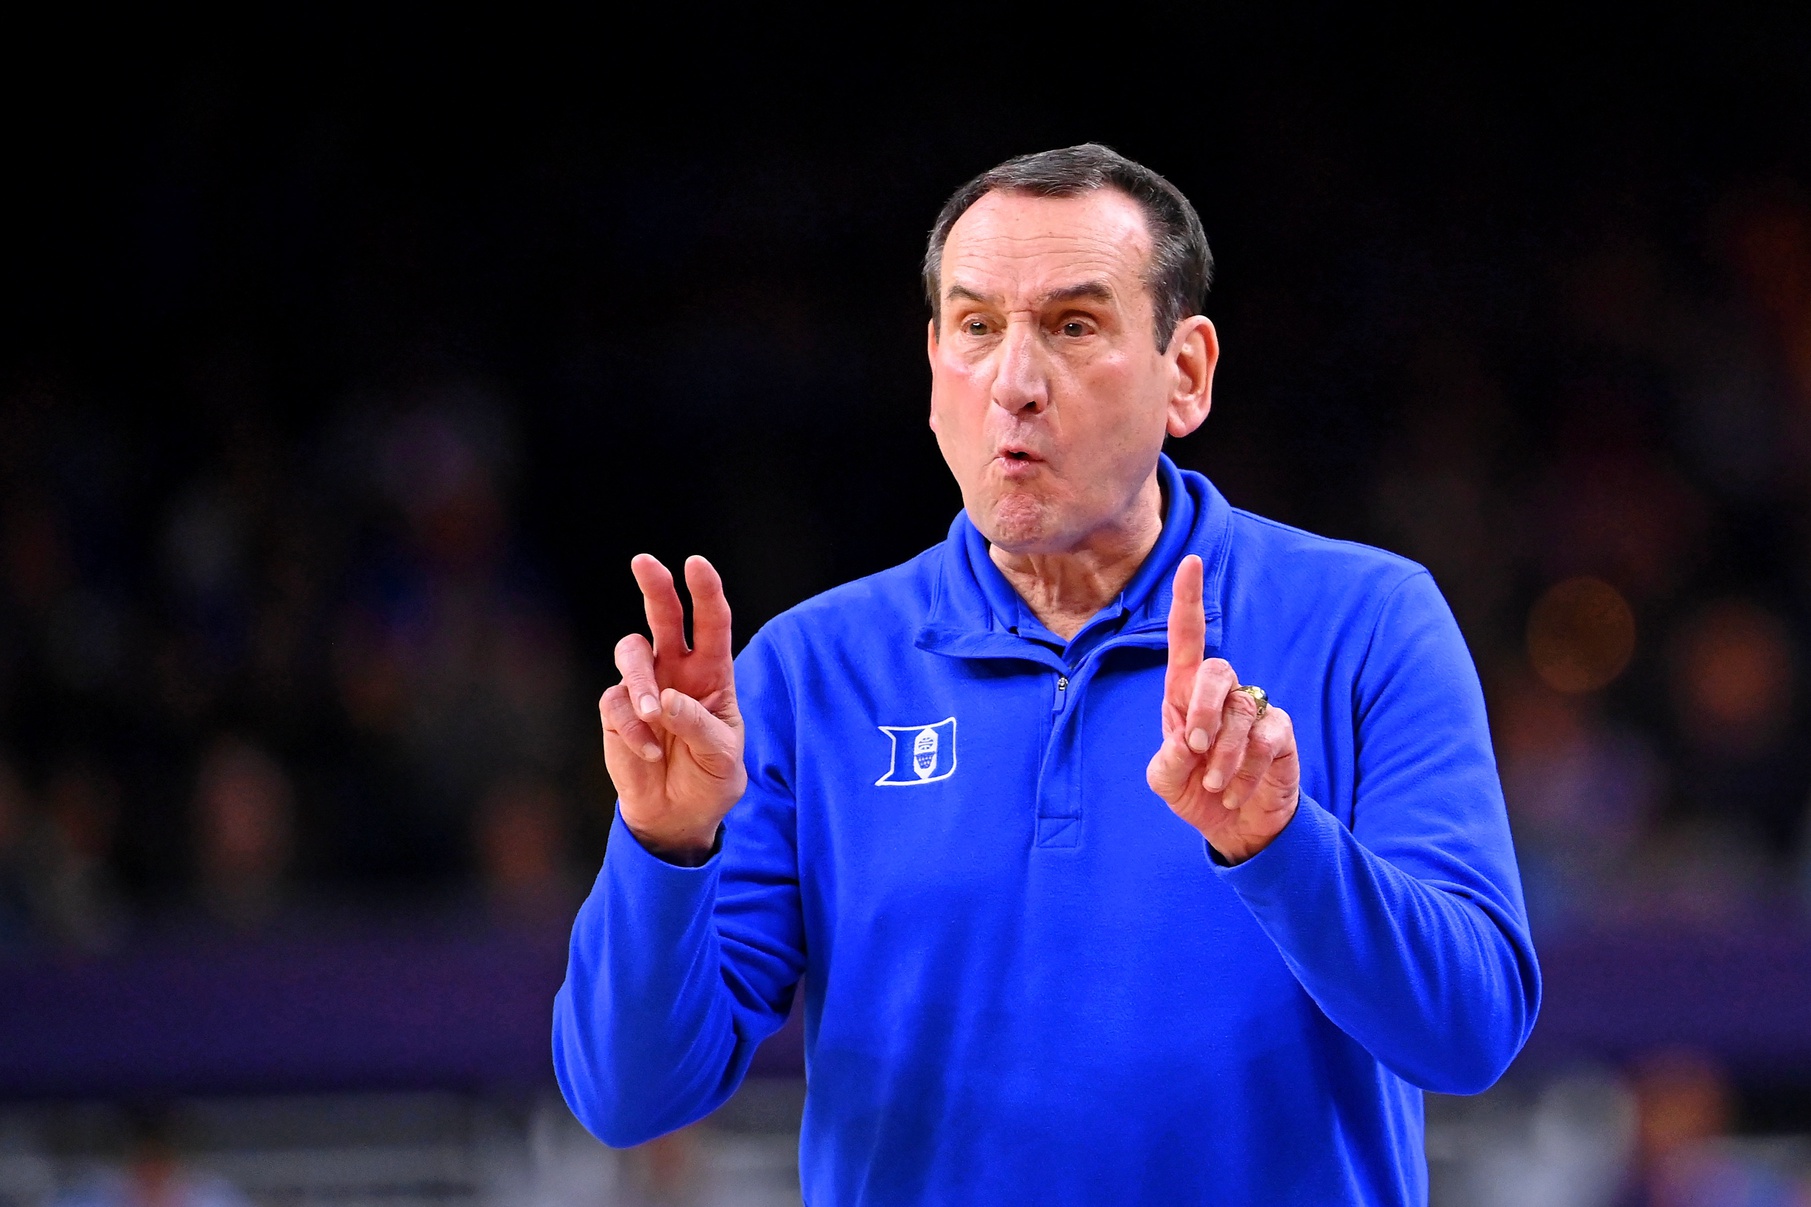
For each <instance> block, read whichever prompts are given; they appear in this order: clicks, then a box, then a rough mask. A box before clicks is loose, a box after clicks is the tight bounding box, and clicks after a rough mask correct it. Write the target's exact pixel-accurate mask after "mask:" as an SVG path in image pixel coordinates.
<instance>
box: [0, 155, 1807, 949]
mask: <svg viewBox="0 0 1811 1207" xmlns="http://www.w3.org/2000/svg"><path fill="white" fill-rule="evenodd" d="M1704 212H1705V217H1704V223H1705V229H1704V230H1703V231H1702V232H1701V237H1699V238H1698V239H1697V240H1696V242H1693V241H1691V240H1683V241H1682V240H1680V239H1678V238H1676V237H1669V238H1661V237H1658V236H1650V235H1648V234H1646V233H1644V232H1645V229H1646V228H1644V226H1643V224H1642V223H1641V222H1639V221H1633V220H1631V221H1606V222H1604V223H1602V224H1601V227H1602V229H1601V233H1599V234H1596V235H1585V236H1581V237H1576V238H1573V239H1572V240H1571V241H1570V243H1569V244H1568V246H1569V247H1571V249H1572V250H1570V251H1569V252H1566V253H1564V254H1557V255H1556V256H1555V257H1554V259H1553V273H1552V276H1553V279H1552V281H1551V282H1550V283H1549V284H1550V290H1549V293H1548V295H1547V296H1546V297H1545V298H1544V299H1535V300H1531V301H1530V303H1529V305H1530V307H1531V310H1532V311H1536V312H1538V313H1531V316H1530V318H1529V329H1530V331H1534V332H1541V333H1544V334H1542V335H1541V336H1540V338H1541V339H1542V340H1543V341H1546V342H1545V343H1544V344H1543V346H1542V347H1540V348H1538V349H1535V350H1533V351H1531V353H1530V355H1529V357H1528V359H1527V364H1521V365H1516V364H1505V363H1504V352H1503V350H1502V348H1501V347H1500V344H1501V340H1500V339H1498V340H1496V342H1495V343H1494V344H1493V343H1492V340H1491V339H1490V338H1484V337H1477V336H1475V334H1474V333H1469V332H1468V331H1467V330H1466V328H1465V326H1464V323H1463V322H1462V321H1460V322H1456V323H1455V324H1454V325H1453V327H1452V329H1451V330H1448V331H1445V332H1443V333H1442V332H1438V331H1436V332H1434V333H1433V334H1429V333H1428V331H1426V330H1423V331H1422V332H1421V333H1420V334H1418V335H1416V336H1415V338H1414V339H1413V340H1411V341H1409V342H1408V344H1407V345H1406V346H1405V347H1404V348H1403V349H1402V350H1401V355H1400V357H1399V358H1398V363H1399V368H1400V377H1399V380H1398V381H1397V382H1396V383H1395V384H1394V386H1393V387H1392V388H1391V391H1390V392H1391V394H1392V396H1393V397H1394V398H1395V399H1397V400H1399V403H1400V405H1399V407H1398V410H1397V412H1396V414H1395V415H1394V416H1393V417H1380V422H1381V423H1383V424H1384V425H1386V426H1388V428H1389V431H1390V432H1391V434H1390V435H1388V436H1387V437H1386V438H1385V439H1384V440H1383V441H1382V442H1381V445H1380V447H1379V451H1378V454H1377V456H1376V457H1375V458H1374V459H1373V463H1372V464H1371V465H1370V466H1368V467H1367V469H1366V471H1365V472H1366V473H1367V474H1368V476H1369V483H1370V485H1369V492H1370V493H1369V495H1368V496H1365V497H1366V504H1365V507H1364V508H1363V510H1364V512H1365V515H1364V517H1363V519H1362V520H1361V521H1359V522H1357V523H1356V524H1355V528H1356V529H1357V530H1359V531H1361V532H1362V533H1364V534H1367V535H1369V536H1370V537H1371V539H1374V540H1375V541H1377V542H1378V543H1380V544H1382V545H1384V546H1386V547H1388V548H1391V549H1395V550H1397V551H1399V552H1402V553H1404V554H1407V555H1408V556H1410V557H1414V558H1416V559H1417V560H1420V561H1422V562H1424V563H1425V564H1426V565H1428V566H1429V567H1430V568H1431V569H1432V571H1433V572H1434V575H1435V577H1436V579H1437V580H1438V581H1439V583H1440V585H1441V587H1442V588H1443V590H1444V591H1445V592H1446V594H1447V596H1448V598H1449V599H1450V600H1451V602H1452V604H1453V607H1454V610H1455V612H1456V613H1457V615H1458V617H1459V620H1460V623H1461V625H1462V626H1463V628H1464V630H1465V632H1466V635H1467V637H1468V639H1469V640H1470V642H1471V645H1472V649H1473V652H1474V654H1475V656H1476V658H1477V661H1478V664H1479V668H1480V671H1481V673H1482V675H1483V678H1484V681H1485V687H1486V692H1487V696H1488V699H1489V703H1490V706H1491V709H1492V714H1493V723H1494V732H1495V736H1496V740H1497V743H1498V751H1499V757H1500V762H1501V768H1502V772H1503V779H1504V785H1505V790H1506V794H1507V797H1508V800H1509V805H1510V809H1511V819H1512V824H1513V826H1514V829H1515V834H1516V839H1517V843H1518V849H1519V851H1520V854H1521V859H1522V871H1523V876H1524V879H1525V882H1526V886H1527V891H1528V897H1529V901H1530V907H1531V913H1532V917H1533V920H1534V925H1535V927H1536V930H1537V932H1539V934H1540V935H1541V936H1542V937H1551V936H1553V935H1557V934H1563V933H1564V932H1565V931H1567V930H1569V929H1575V928H1580V927H1603V926H1619V925H1624V924H1640V923H1644V922H1651V921H1655V920H1661V921H1665V922H1669V923H1676V922H1681V921H1688V922H1694V923H1703V924H1706V925H1730V924H1735V925H1739V924H1741V923H1742V922H1744V921H1746V920H1753V919H1759V918H1775V917H1779V916H1781V914H1782V911H1788V910H1789V911H1791V912H1792V913H1794V914H1798V913H1802V911H1803V910H1804V909H1805V907H1806V903H1807V902H1811V842H1808V841H1807V818H1808V816H1811V813H1808V802H1811V742H1808V741H1807V726H1806V722H1807V720H1811V690H1808V689H1811V680H1808V679H1807V670H1808V669H1811V668H1808V667H1807V662H1806V657H1805V655H1806V652H1807V651H1806V649H1805V648H1804V646H1805V643H1804V639H1803V636H1802V635H1803V634H1804V633H1806V632H1811V629H1808V628H1807V621H1808V620H1811V202H1808V201H1807V199H1806V197H1805V196H1804V195H1802V194H1801V193H1799V192H1795V191H1794V190H1793V189H1792V188H1791V187H1790V186H1787V185H1783V184H1779V185H1769V184H1764V183H1763V184H1758V185H1757V184H1744V185H1741V186H1740V187H1736V188H1733V189H1731V190H1729V191H1728V193H1727V195H1725V196H1723V197H1722V198H1721V199H1720V200H1714V201H1713V202H1711V203H1708V204H1707V205H1706V206H1705V207H1704ZM1531 338H1532V337H1531ZM1530 366H1533V367H1532V368H1530ZM258 372H259V368H258V365H257V364H256V362H255V360H253V359H251V358H248V357H243V356H235V355H233V354H231V353H222V354H220V355H217V356H216V357H214V358H213V359H212V360H211V361H205V360H204V361H203V362H202V364H201V367H200V368H199V369H197V370H196V371H195V372H194V374H193V379H192V380H191V381H190V382H188V383H187V385H186V386H185V387H184V389H185V390H186V392H187V393H186V396H185V400H184V402H183V405H182V407H181V408H180V410H181V412H182V414H183V415H184V416H186V418H185V419H184V420H183V421H182V422H174V423H173V422H164V421H160V420H157V419H154V418H152V417H150V416H149V415H148V414H145V415H140V414H138V413H137V412H135V411H134V410H133V409H132V408H130V407H126V406H123V405H121V404H120V400H117V399H113V400H97V399H92V398H85V397H82V396H80V395H79V394H78V393H76V392H74V391H72V390H71V389H69V388H67V387H66V386H64V385H63V384H62V383H60V382H58V381H57V380H55V379H51V378H45V379H42V380H28V381H24V382H20V383H16V385H15V386H14V387H13V388H12V390H11V392H10V394H8V395H7V396H6V397H4V398H3V399H0V432H3V433H4V438H3V439H0V946H19V945H29V944H32V943H40V942H51V943H56V944H62V945H66V946H70V947H74V948H78V949H100V948H105V947H107V946H108V945H109V944H112V943H115V942H117V941H119V940H120V938H121V937H122V936H124V935H127V934H129V933H130V932H131V931H132V930H133V928H135V927H139V926H144V925H158V924H163V923H165V922H171V921H178V922H179V921H181V920H184V919H189V920H206V921H207V922H208V923H209V924H218V925H224V926H227V927H234V928H241V929H244V928H256V927H259V926H265V925H270V924H273V922H274V921H276V920H279V919H283V918H290V917H298V916H305V915H306V914H307V913H308V911H310V910H330V909H333V908H337V907H339V906H342V905H344V904H345V903H347V902H356V901H359V900H361V899H367V898H370V897H372V896H379V895H394V894H399V893H400V894H416V895H426V896H429V897H436V898H438V899H441V900H446V901H464V902H476V903H482V907H483V908H485V909H488V910H492V911H500V912H501V913H502V914H506V915H525V916H545V917H548V918H552V917H556V916H559V915H560V914H561V913H562V911H569V910H570V908H571V906H572V904H573V903H574V901H575V893H576V891H577V889H578V886H580V885H582V883H583V875H584V869H585V867H586V865H588V864H592V863H594V861H595V859H596V856H597V854H598V851H599V850H600V849H601V829H602V826H601V818H602V816H603V810H602V809H600V808H599V807H598V804H599V800H600V799H607V786H606V785H605V784H604V782H603V779H602V775H601V770H600V767H599V759H598V758H597V755H596V746H597V743H596V739H595V733H594V717H593V714H592V711H591V707H590V704H589V700H590V698H591V697H592V694H593V693H594V691H595V690H596V688H597V687H598V686H599V685H598V684H595V683H591V682H586V681H582V680H583V674H582V673H581V667H580V665H579V662H578V658H579V652H578V651H579V649H580V647H581V645H582V642H581V641H580V640H579V638H580V637H581V636H582V637H584V638H585V639H587V640H591V641H592V642H593V644H594V645H596V647H597V648H607V640H604V641H603V643H602V644H599V640H600V639H607V638H609V637H611V636H613V635H610V634H595V633H586V634H575V632H574V631H573V629H572V626H571V618H570V615H569V611H568V609H569V608H570V606H571V605H570V598H571V596H570V593H569V592H565V591H563V590H562V589H561V587H560V586H559V580H558V579H556V578H554V577H552V576H550V567H549V566H548V565H547V564H545V562H544V559H542V558H541V557H540V556H539V555H537V553H536V550H535V547H534V545H533V541H532V537H533V535H534V534H533V533H532V532H531V531H529V530H528V529H527V527H526V526H525V525H524V524H523V523H522V521H521V519H520V517H519V509H518V507H517V497H518V493H519V491H520V487H521V484H522V482H523V480H524V478H525V476H526V475H528V474H530V473H531V471H532V470H533V469H534V468H535V467H534V466H533V465H531V464H530V461H529V458H528V456H527V454H526V453H525V451H524V447H523V442H522V440H521V437H520V426H519V421H520V419H521V415H520V413H518V412H516V411H513V410H512V408H511V406H510V405H507V404H506V403H505V402H504V401H503V397H504V395H503V394H502V393H501V392H500V391H497V390H493V389H491V388H489V387H487V386H485V385H483V384H481V383H479V382H478V381H476V380H474V379H473V378H471V377H469V376H464V375H461V374H459V373H441V374H438V375H435V374H426V375H424V376H423V377H422V379H421V380H420V381H417V382H414V383H413V384H406V385H402V386H398V387H395V388H392V389H388V390H385V391H366V392H363V393H356V392H355V393H354V395H353V396H351V397H349V398H347V399H345V400H344V401H343V403H342V404H341V405H340V406H339V407H338V409H337V410H332V411H328V410H323V411H322V412H321V413H320V414H319V415H315V416H310V417H305V418H300V419H298V418H296V417H294V416H290V417H287V418H285V419H282V420H278V419H275V418H272V417H271V412H270V409H269V408H267V407H265V406H262V405H261V402H260V398H261V394H260V386H259V383H258ZM1215 430H1216V429H1215V428H1214V425H1213V424H1212V423H1210V425H1209V428H1208V430H1207V432H1206V433H1205V434H1204V435H1203V436H1201V437H1199V438H1198V441H1199V442H1200V443H1199V444H1198V445H1193V446H1185V448H1184V450H1183V453H1182V454H1181V455H1182V456H1183V459H1184V460H1185V462H1186V461H1189V460H1190V459H1191V457H1192V456H1194V452H1193V451H1191V450H1195V449H1198V448H1200V447H1211V446H1212V445H1213V442H1214V441H1215V439H1216V436H1215ZM927 439H928V438H927ZM1210 459H1211V458H1210ZM575 464H576V462H575ZM599 468H602V467H599ZM1265 472H1268V473H1271V474H1273V475H1286V474H1288V473H1289V472H1290V468H1289V466H1287V465H1285V464H1280V463H1279V464H1274V465H1271V466H1268V467H1267V468H1266V471H1265ZM1299 472H1307V471H1299ZM1278 494H1279V496H1280V497H1287V495H1288V491H1287V489H1283V490H1281V491H1279V492H1278ZM1233 495H1234V502H1235V503H1237V502H1242V501H1244V500H1243V499H1242V497H1241V496H1240V494H1239V491H1238V490H1234V491H1233ZM759 506H760V503H759V500H755V501H753V502H750V503H749V504H748V507H749V509H751V510H758V509H759ZM735 522H740V521H735ZM778 523H779V521H777V520H776V521H775V522H774V523H771V524H769V525H768V528H774V529H775V531H777V530H778V529H777V528H776V527H775V526H776V525H777V524H778ZM810 528H811V525H809V524H806V525H805V526H804V528H803V529H801V531H800V533H799V534H797V540H796V542H795V543H802V544H808V543H810V539H809V533H808V532H806V531H805V529H810ZM744 560H748V559H746V558H745V559H744ZM754 560H757V561H759V560H763V559H761V558H759V557H757V558H755V559H754ZM767 560H771V559H767ZM733 588H734V584H733V583H732V591H733ZM799 593H801V594H802V593H803V592H802V591H800V592H799Z"/></svg>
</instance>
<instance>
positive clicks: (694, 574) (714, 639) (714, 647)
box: [685, 557, 730, 664]
mask: <svg viewBox="0 0 1811 1207" xmlns="http://www.w3.org/2000/svg"><path fill="white" fill-rule="evenodd" d="M685 585H686V586H687V587H688V588H689V589H690V590H691V592H692V645H693V648H695V649H696V650H697V652H698V653H699V654H700V655H702V656H703V657H704V659H705V660H706V662H707V664H708V663H712V662H721V663H725V664H727V663H728V662H729V660H730V617H729V598H728V596H726V595H724V593H723V579H722V577H721V576H720V575H718V573H717V568H716V567H715V566H713V565H711V564H710V562H709V561H707V560H706V559H704V558H702V557H688V558H686V559H685Z"/></svg>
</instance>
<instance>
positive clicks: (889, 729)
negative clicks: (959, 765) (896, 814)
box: [874, 717, 956, 788]
mask: <svg viewBox="0 0 1811 1207" xmlns="http://www.w3.org/2000/svg"><path fill="white" fill-rule="evenodd" d="M880 732H882V733H884V734H886V735H887V736H888V737H889V738H892V739H893V765H892V766H891V767H889V768H887V773H886V774H885V775H883V776H881V777H880V778H879V779H877V780H875V781H874V782H875V783H876V784H878V785H879V786H881V787H883V788H886V787H893V786H895V785H898V784H933V783H936V782H937V781H938V780H946V779H948V778H949V777H950V776H952V775H954V774H956V718H954V717H950V718H948V719H947V720H943V721H938V722H937V723H936V724H935V725H882V726H880Z"/></svg>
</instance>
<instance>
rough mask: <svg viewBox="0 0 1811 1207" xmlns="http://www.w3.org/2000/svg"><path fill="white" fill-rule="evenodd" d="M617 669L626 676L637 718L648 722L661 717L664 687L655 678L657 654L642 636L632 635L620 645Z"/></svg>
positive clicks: (617, 650) (626, 683)
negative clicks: (661, 698) (655, 658)
mask: <svg viewBox="0 0 1811 1207" xmlns="http://www.w3.org/2000/svg"><path fill="white" fill-rule="evenodd" d="M616 669H617V670H619V671H621V672H622V676H623V681H622V686H623V687H624V688H626V689H627V691H628V695H629V702H630V703H631V704H633V705H634V706H635V715H636V716H638V717H640V718H642V720H644V721H648V720H653V719H654V718H655V717H658V716H659V715H660V683H659V682H658V681H657V680H656V679H655V678H654V651H653V650H652V649H651V648H649V646H648V639H647V638H646V637H643V636H642V635H641V634H640V633H630V634H629V635H628V636H627V637H625V638H623V639H622V640H621V641H619V642H617V643H616Z"/></svg>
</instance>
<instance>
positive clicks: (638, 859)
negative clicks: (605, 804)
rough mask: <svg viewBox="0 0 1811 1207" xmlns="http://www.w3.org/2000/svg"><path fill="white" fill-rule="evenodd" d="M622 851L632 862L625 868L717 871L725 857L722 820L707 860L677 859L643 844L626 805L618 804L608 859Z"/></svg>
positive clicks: (689, 872) (606, 847) (684, 872)
mask: <svg viewBox="0 0 1811 1207" xmlns="http://www.w3.org/2000/svg"><path fill="white" fill-rule="evenodd" d="M618 852H621V857H622V858H623V859H624V860H625V861H627V863H628V865H629V867H628V868H626V869H625V870H634V871H638V872H641V873H642V874H648V873H656V872H658V870H659V869H663V868H664V869H665V870H666V871H668V872H677V873H680V874H682V875H686V876H696V875H698V874H700V873H703V872H714V871H715V870H716V865H717V864H718V863H720V862H721V861H722V857H723V825H722V823H718V826H717V837H716V838H715V839H713V840H712V842H711V849H710V853H709V854H707V855H706V856H705V858H704V860H703V862H701V863H695V864H694V863H675V862H673V861H672V860H670V859H664V858H662V857H661V856H659V855H656V854H655V853H654V852H652V851H650V850H648V848H646V847H644V846H642V845H641V839H639V838H637V837H635V831H633V830H631V829H630V828H629V823H628V822H626V821H624V820H623V811H622V806H621V805H618V806H617V808H616V810H615V814H614V816H613V817H612V818H611V819H610V837H609V839H608V840H607V841H606V842H605V844H604V860H605V862H606V863H607V862H609V860H610V857H611V856H612V855H613V854H616V853H618Z"/></svg>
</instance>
